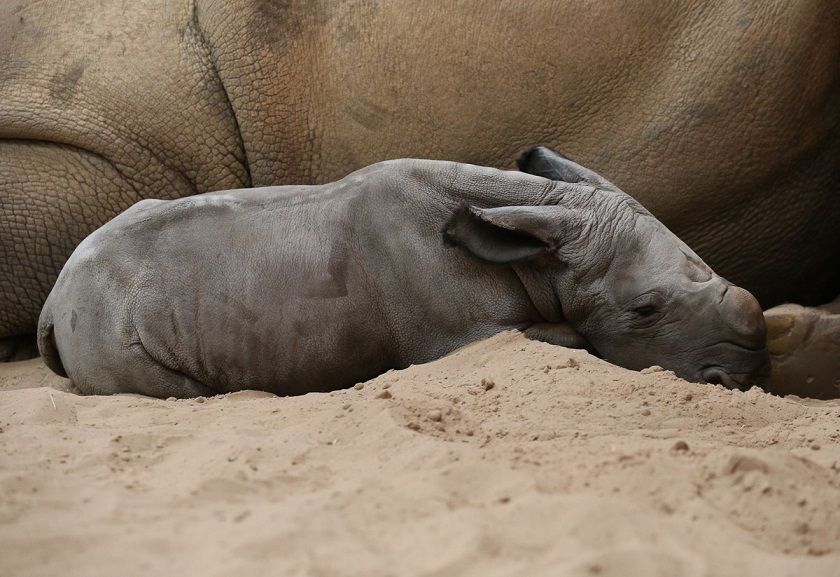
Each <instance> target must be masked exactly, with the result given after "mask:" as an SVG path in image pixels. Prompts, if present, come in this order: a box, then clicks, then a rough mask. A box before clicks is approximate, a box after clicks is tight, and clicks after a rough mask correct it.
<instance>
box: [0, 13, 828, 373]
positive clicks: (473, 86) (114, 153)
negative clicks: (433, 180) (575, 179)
mask: <svg viewBox="0 0 840 577" xmlns="http://www.w3.org/2000/svg"><path fill="white" fill-rule="evenodd" d="M838 30H840V5H839V4H838V3H836V2H829V1H826V0H768V1H766V2H744V1H742V0H729V1H726V0H723V1H718V2H713V3H711V2H696V1H693V0H673V1H670V2H665V3H663V2H660V1H657V0H631V1H629V2H622V3H621V4H620V5H614V6H613V5H610V3H599V2H588V1H583V0H561V1H556V0H532V1H528V2H525V1H521V0H520V1H515V0H514V1H509V2H490V3H488V2H483V1H479V0H466V1H462V2H448V1H435V0H432V1H427V2H422V3H416V4H406V3H405V2H397V1H393V0H379V1H369V0H359V1H349V0H348V1H343V2H342V1H330V2H315V3H313V2H305V1H302V0H290V1H287V2H280V1H269V0H224V1H218V0H145V1H140V2H105V3H103V2H100V1H98V0H77V1H74V2H41V1H36V0H6V1H4V2H0V206H2V212H0V293H2V296H3V299H2V301H0V338H2V337H6V339H5V340H4V341H0V356H5V357H6V358H11V357H12V356H14V355H15V354H16V353H15V351H16V350H17V347H18V345H19V344H20V343H21V342H25V340H26V339H25V338H22V337H21V336H22V335H27V334H32V333H34V331H35V327H36V321H37V318H38V312H39V311H40V308H41V305H42V304H43V302H44V300H45V299H46V296H47V294H48V292H49V290H50V288H51V286H52V284H53V282H54V280H55V278H56V276H57V274H58V271H59V270H60V268H61V266H62V264H63V263H64V261H65V259H66V258H67V257H68V256H69V254H70V253H71V251H72V250H73V248H74V247H75V246H76V245H77V244H78V243H79V242H80V241H81V240H82V239H83V238H85V236H86V235H87V234H89V233H90V232H92V231H93V230H94V229H96V228H97V227H98V226H100V225H102V224H103V223H104V222H106V221H107V220H108V219H110V218H112V217H113V216H115V215H116V214H118V213H119V212H120V211H122V210H124V209H126V208H128V207H129V206H131V205H132V204H133V203H135V202H136V201H138V200H142V199H144V198H175V197H183V196H187V195H192V194H195V193H201V192H207V191H212V190H221V189H230V188H240V187H250V186H266V185H275V184H289V183H323V182H329V181H332V180H335V179H337V178H340V177H342V176H344V175H345V174H347V173H349V172H351V171H352V170H354V169H357V168H359V167H362V166H365V165H368V164H371V163H373V162H376V161H379V160H384V159H387V158H396V157H424V158H441V159H448V160H457V161H462V162H472V163H476V164H482V165H491V166H496V167H500V168H502V167H510V166H511V159H513V158H515V156H516V155H517V154H518V153H519V151H520V150H521V149H522V148H523V147H524V146H527V145H529V144H532V143H534V142H545V143H547V144H551V145H554V146H555V147H557V148H560V149H562V150H564V151H566V152H567V153H568V154H569V155H570V156H572V157H573V158H575V159H578V160H580V161H581V162H583V163H584V164H586V165H588V166H594V167H597V168H598V170H599V171H600V172H602V173H604V174H609V175H610V177H611V178H612V179H613V180H614V181H615V182H616V183H618V184H619V185H620V186H621V188H622V189H623V190H626V191H627V192H628V193H630V194H631V195H633V196H634V197H635V198H637V199H638V200H639V201H640V202H641V203H642V204H643V205H645V206H646V207H647V208H649V209H650V210H651V212H653V213H654V214H655V215H656V216H657V217H658V218H659V219H660V220H661V221H662V222H664V223H665V224H666V225H667V226H668V227H669V228H671V229H672V230H673V231H674V232H675V233H676V234H677V235H679V236H680V237H681V238H682V239H683V240H685V241H686V242H687V244H689V245H690V246H692V247H693V248H694V249H695V250H696V251H697V253H698V254H700V255H701V256H702V257H703V258H704V259H705V260H706V261H707V262H708V263H709V264H710V265H711V266H712V267H713V268H714V269H715V270H717V271H718V272H720V273H721V274H723V275H724V276H725V277H727V278H729V279H731V280H732V281H733V282H736V283H737V284H739V285H741V286H744V287H745V288H747V289H749V290H750V291H752V292H753V293H754V294H755V295H756V296H757V297H758V298H759V300H760V301H761V303H762V305H763V306H765V307H769V306H772V305H775V304H777V303H779V302H781V301H785V300H793V301H796V302H799V303H802V304H809V303H815V304H816V303H818V302H823V301H827V300H830V299H831V298H834V297H835V296H836V295H837V294H840V267H838V266H837V265H838V253H840V227H838V226H836V223H837V222H838V220H840V195H839V194H837V188H838V184H840V140H838V135H840V130H838V122H840V79H839V78H838V72H840V70H838V63H840V34H837V31H838ZM30 342H34V340H31V341H30Z"/></svg>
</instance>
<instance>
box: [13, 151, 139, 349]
mask: <svg viewBox="0 0 840 577" xmlns="http://www.w3.org/2000/svg"><path fill="white" fill-rule="evenodd" d="M136 200H139V196H138V195H137V194H136V193H135V191H134V190H133V188H132V186H131V185H130V184H129V183H128V181H127V180H126V179H125V178H123V176H122V174H121V173H120V171H119V169H118V168H117V167H115V166H114V165H113V164H111V163H110V162H108V161H107V160H106V159H104V158H103V157H101V156H99V155H96V154H93V153H91V152H88V151H84V150H81V149H78V148H74V147H70V146H64V145H58V144H54V143H47V142H39V141H24V140H0V295H2V299H0V360H16V359H23V358H24V357H26V356H27V355H28V356H35V349H33V348H32V347H29V346H26V345H27V344H30V343H32V342H33V340H32V339H34V333H35V329H36V325H37V322H38V314H39V313H40V310H41V307H42V305H43V304H44V301H45V300H46V298H47V295H48V294H49V291H50V289H51V288H52V285H53V283H54V282H55V279H56V277H57V276H58V273H59V271H60V270H61V267H62V266H63V265H64V262H65V261H66V260H67V258H68V257H69V256H70V253H71V252H72V251H73V249H74V248H75V247H76V245H77V244H78V243H79V242H81V241H82V239H84V238H85V236H87V235H88V234H89V233H90V232H92V231H93V230H94V229H95V228H97V227H98V226H100V225H102V224H103V223H105V222H106V221H107V220H109V219H111V218H112V217H114V216H115V215H116V214H118V213H119V212H120V210H121V209H124V208H126V207H128V206H130V205H131V204H133V203H134V202H135V201H136ZM4 357H5V358H4Z"/></svg>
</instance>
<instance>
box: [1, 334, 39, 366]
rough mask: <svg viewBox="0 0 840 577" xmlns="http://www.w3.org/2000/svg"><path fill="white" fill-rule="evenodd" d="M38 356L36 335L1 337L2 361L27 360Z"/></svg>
mask: <svg viewBox="0 0 840 577" xmlns="http://www.w3.org/2000/svg"><path fill="white" fill-rule="evenodd" d="M37 356H38V343H37V342H35V335H34V334H30V335H21V336H17V337H5V338H0V363H7V362H12V361H25V360H26V359H32V358H35V357H37Z"/></svg>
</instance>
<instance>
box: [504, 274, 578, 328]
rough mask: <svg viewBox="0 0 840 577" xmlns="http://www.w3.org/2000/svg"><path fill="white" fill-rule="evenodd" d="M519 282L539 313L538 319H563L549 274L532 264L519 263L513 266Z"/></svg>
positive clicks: (543, 320) (546, 320) (547, 320)
mask: <svg viewBox="0 0 840 577" xmlns="http://www.w3.org/2000/svg"><path fill="white" fill-rule="evenodd" d="M513 270H514V272H515V273H516V276H517V277H518V278H519V282H521V283H522V288H523V289H524V290H525V294H526V295H527V296H528V299H529V300H530V301H531V303H532V304H533V305H534V308H535V309H536V310H537V313H538V314H539V315H540V317H541V318H540V321H542V322H547V323H560V322H563V321H564V320H565V318H564V317H563V310H562V308H561V307H560V299H559V298H558V295H557V294H556V292H555V291H554V287H553V286H552V284H551V282H550V281H549V278H548V277H549V275H546V274H545V271H539V270H537V269H536V268H535V267H534V266H532V265H520V266H515V267H513Z"/></svg>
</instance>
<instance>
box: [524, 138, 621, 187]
mask: <svg viewBox="0 0 840 577" xmlns="http://www.w3.org/2000/svg"><path fill="white" fill-rule="evenodd" d="M516 165H517V166H518V167H519V170H521V171H522V172H527V173H528V174H535V175H537V176H542V177H543V178H548V179H549V180H560V181H562V182H568V183H570V184H575V183H584V184H594V185H598V186H609V187H613V188H614V185H613V184H612V183H611V182H610V181H608V180H607V179H606V178H604V177H603V176H601V175H600V174H598V173H596V172H593V171H591V170H589V169H588V168H585V167H583V166H581V165H579V164H578V163H576V162H574V161H572V160H569V159H568V158H566V157H565V156H563V155H562V154H560V153H559V152H557V151H556V150H554V149H552V148H549V147H547V146H535V147H533V148H529V149H528V150H526V151H525V152H523V153H522V156H520V157H519V159H518V160H517V161H516Z"/></svg>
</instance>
